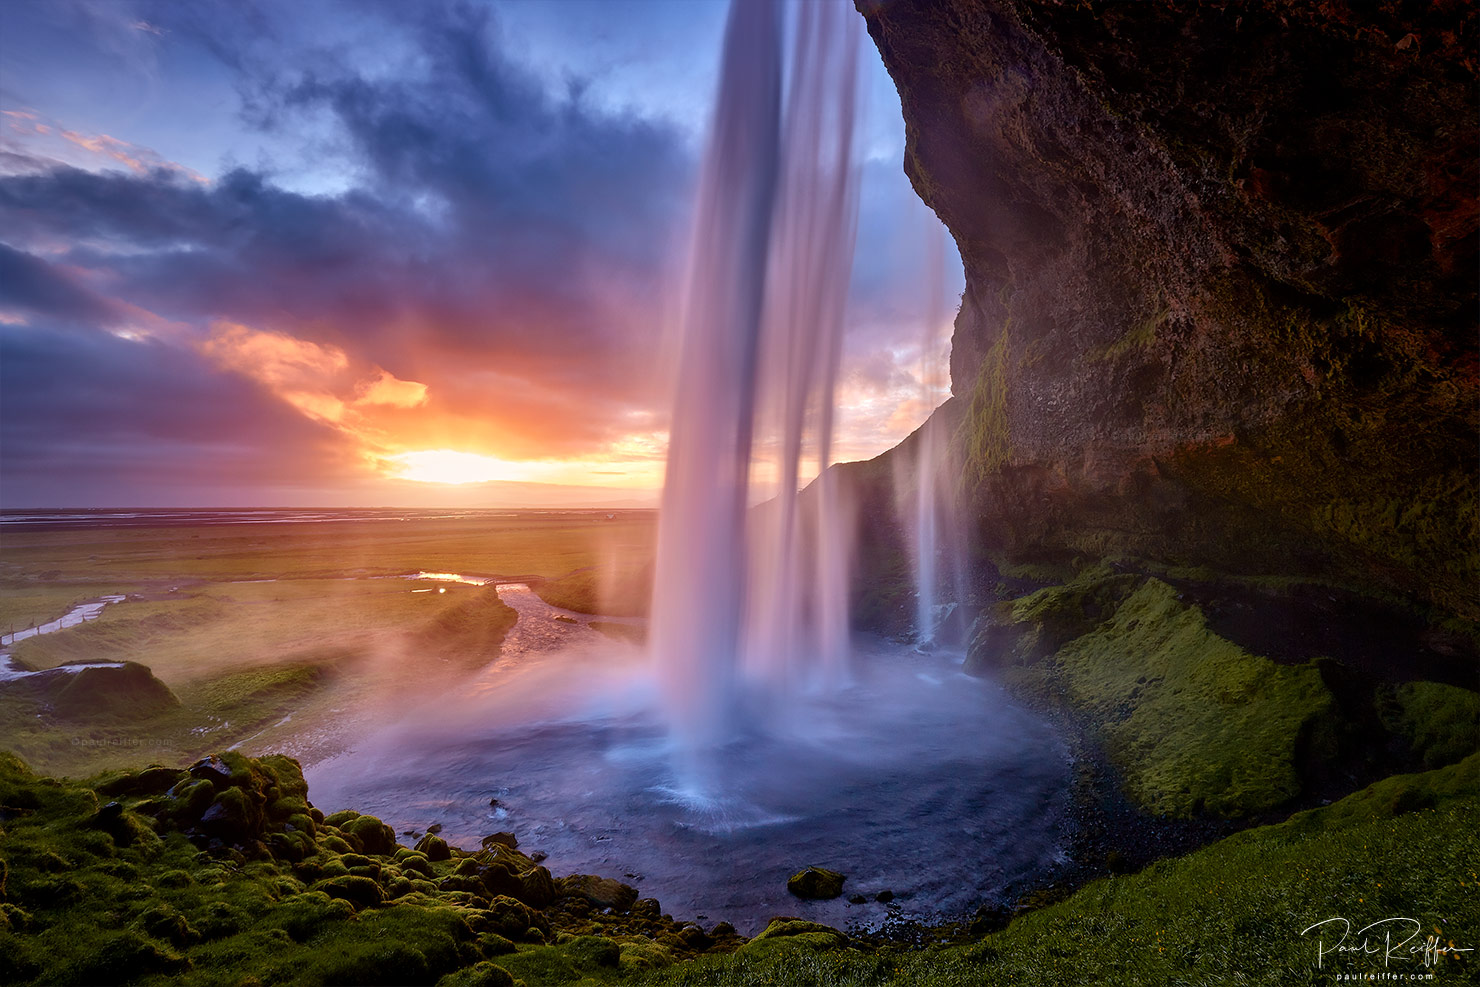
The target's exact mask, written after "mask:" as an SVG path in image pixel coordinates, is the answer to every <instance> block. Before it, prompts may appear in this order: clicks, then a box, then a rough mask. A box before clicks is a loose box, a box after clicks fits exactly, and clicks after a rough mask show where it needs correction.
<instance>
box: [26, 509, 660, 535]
mask: <svg viewBox="0 0 1480 987" xmlns="http://www.w3.org/2000/svg"><path fill="white" fill-rule="evenodd" d="M654 513H656V510H655V509H654V508H634V507H626V508H600V507H560V508H527V507H526V508H504V507H470V508H456V509H448V508H394V507H343V508H296V507H294V508H247V507H241V508H211V509H192V508H136V509H123V508H77V509H38V510H4V511H0V529H6V528H8V529H11V530H12V531H54V530H64V529H76V528H165V527H167V528H174V527H199V526H208V525H237V524H328V523H343V522H358V521H399V522H407V521H457V520H480V519H490V518H514V517H585V516H589V515H593V514H608V515H611V516H612V518H613V519H614V520H615V519H620V518H632V517H645V516H650V515H652V514H654Z"/></svg>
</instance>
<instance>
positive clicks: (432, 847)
mask: <svg viewBox="0 0 1480 987" xmlns="http://www.w3.org/2000/svg"><path fill="white" fill-rule="evenodd" d="M416 851H417V852H418V853H421V854H423V855H425V856H426V858H427V859H428V860H430V861H434V862H435V861H440V860H447V859H449V858H450V857H451V856H452V851H451V850H450V849H449V848H448V846H447V841H446V840H444V839H442V837H440V836H438V835H436V834H435V833H428V834H427V835H425V836H423V837H422V838H421V839H419V840H417V841H416Z"/></svg>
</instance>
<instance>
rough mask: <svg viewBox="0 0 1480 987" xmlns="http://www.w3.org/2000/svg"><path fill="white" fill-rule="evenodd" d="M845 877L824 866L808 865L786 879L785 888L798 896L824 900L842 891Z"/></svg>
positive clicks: (836, 895)
mask: <svg viewBox="0 0 1480 987" xmlns="http://www.w3.org/2000/svg"><path fill="white" fill-rule="evenodd" d="M846 880H847V878H846V877H844V876H843V875H842V874H840V873H838V872H837V871H835V870H828V869H827V868H826V867H808V868H806V869H805V870H800V871H797V872H796V873H795V874H793V875H791V877H789V878H787V880H786V890H788V891H790V892H791V893H792V894H794V895H796V896H797V897H798V898H809V899H818V900H825V899H828V898H836V897H838V895H840V894H842V893H843V882H844V881H846Z"/></svg>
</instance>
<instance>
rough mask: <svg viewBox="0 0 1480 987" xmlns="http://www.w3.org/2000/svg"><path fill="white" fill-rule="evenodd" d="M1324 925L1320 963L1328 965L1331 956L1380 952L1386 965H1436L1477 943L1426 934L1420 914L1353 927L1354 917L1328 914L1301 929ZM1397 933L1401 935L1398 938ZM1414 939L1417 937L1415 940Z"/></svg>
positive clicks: (1320, 936)
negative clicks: (1461, 944)
mask: <svg viewBox="0 0 1480 987" xmlns="http://www.w3.org/2000/svg"><path fill="white" fill-rule="evenodd" d="M1325 926H1331V928H1330V929H1324V930H1323V931H1322V932H1320V933H1318V934H1317V936H1316V966H1317V968H1321V967H1323V966H1324V965H1325V962H1326V957H1328V956H1337V957H1340V956H1380V957H1381V958H1382V965H1383V966H1387V965H1388V964H1390V963H1392V962H1393V961H1395V960H1397V961H1403V960H1421V961H1422V962H1423V965H1424V966H1433V965H1434V964H1435V963H1438V962H1439V960H1440V958H1441V957H1443V956H1446V955H1448V954H1450V953H1473V952H1474V951H1475V950H1474V947H1463V948H1462V947H1459V946H1456V945H1454V944H1453V943H1452V942H1450V943H1442V942H1440V941H1439V936H1438V935H1437V934H1430V935H1428V936H1424V934H1423V923H1422V922H1420V921H1419V920H1418V919H1416V918H1401V917H1394V918H1384V919H1379V920H1378V921H1376V922H1373V923H1371V924H1369V925H1364V926H1363V927H1362V928H1360V929H1358V930H1356V932H1353V931H1352V923H1351V920H1350V919H1344V918H1328V919H1323V920H1322V921H1320V922H1317V923H1315V924H1314V925H1309V926H1306V927H1305V928H1304V929H1301V930H1300V934H1301V935H1302V936H1304V935H1306V934H1308V933H1309V932H1311V930H1313V929H1322V928H1323V927H1325ZM1331 932H1339V933H1340V934H1341V938H1339V939H1337V940H1336V942H1335V943H1334V944H1331V945H1328V944H1327V941H1326V936H1327V935H1328V934H1329V933H1331ZM1395 937H1401V938H1398V939H1397V941H1394V939H1395ZM1414 940H1417V942H1415V941H1414Z"/></svg>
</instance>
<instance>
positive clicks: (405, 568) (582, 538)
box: [3, 511, 656, 595]
mask: <svg viewBox="0 0 1480 987" xmlns="http://www.w3.org/2000/svg"><path fill="white" fill-rule="evenodd" d="M655 534H656V515H655V514H654V513H652V512H643V511H625V512H622V513H620V514H618V515H617V516H616V518H615V519H613V520H610V521H608V520H606V515H605V514H601V513H596V512H582V513H574V514H559V515H545V514H540V513H517V514H510V515H509V516H508V517H492V518H490V517H486V516H478V517H461V518H446V519H439V518H423V519H416V520H407V521H364V520H347V521H330V522H323V523H317V524H288V523H284V524H250V525H246V524H226V525H207V526H190V527H186V526H181V527H161V528H79V529H67V530H55V531H15V532H13V531H8V530H7V531H6V532H5V548H4V569H3V575H4V576H5V577H6V578H7V580H9V581H10V586H11V587H12V589H8V590H7V595H9V594H10V592H12V591H13V590H14V587H15V586H16V584H17V583H18V582H38V581H41V580H42V577H43V576H45V577H47V580H46V581H48V582H51V583H66V582H77V583H86V584H90V585H93V584H97V583H100V582H101V583H110V584H111V583H114V582H125V583H138V582H154V583H161V582H168V581H171V580H174V581H190V580H212V581H221V580H241V579H313V578H324V577H338V576H350V575H356V576H361V575H399V574H404V573H408V572H415V571H417V570H427V571H430V572H463V573H471V574H476V575H484V576H526V575H528V576H538V577H546V578H548V577H556V576H562V575H565V574H566V573H569V572H572V571H574V570H576V569H581V568H585V567H587V566H591V565H598V564H605V563H609V562H610V561H612V560H614V559H617V558H623V557H627V556H629V555H632V554H637V555H650V554H651V552H652V541H653V538H654V536H655Z"/></svg>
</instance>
